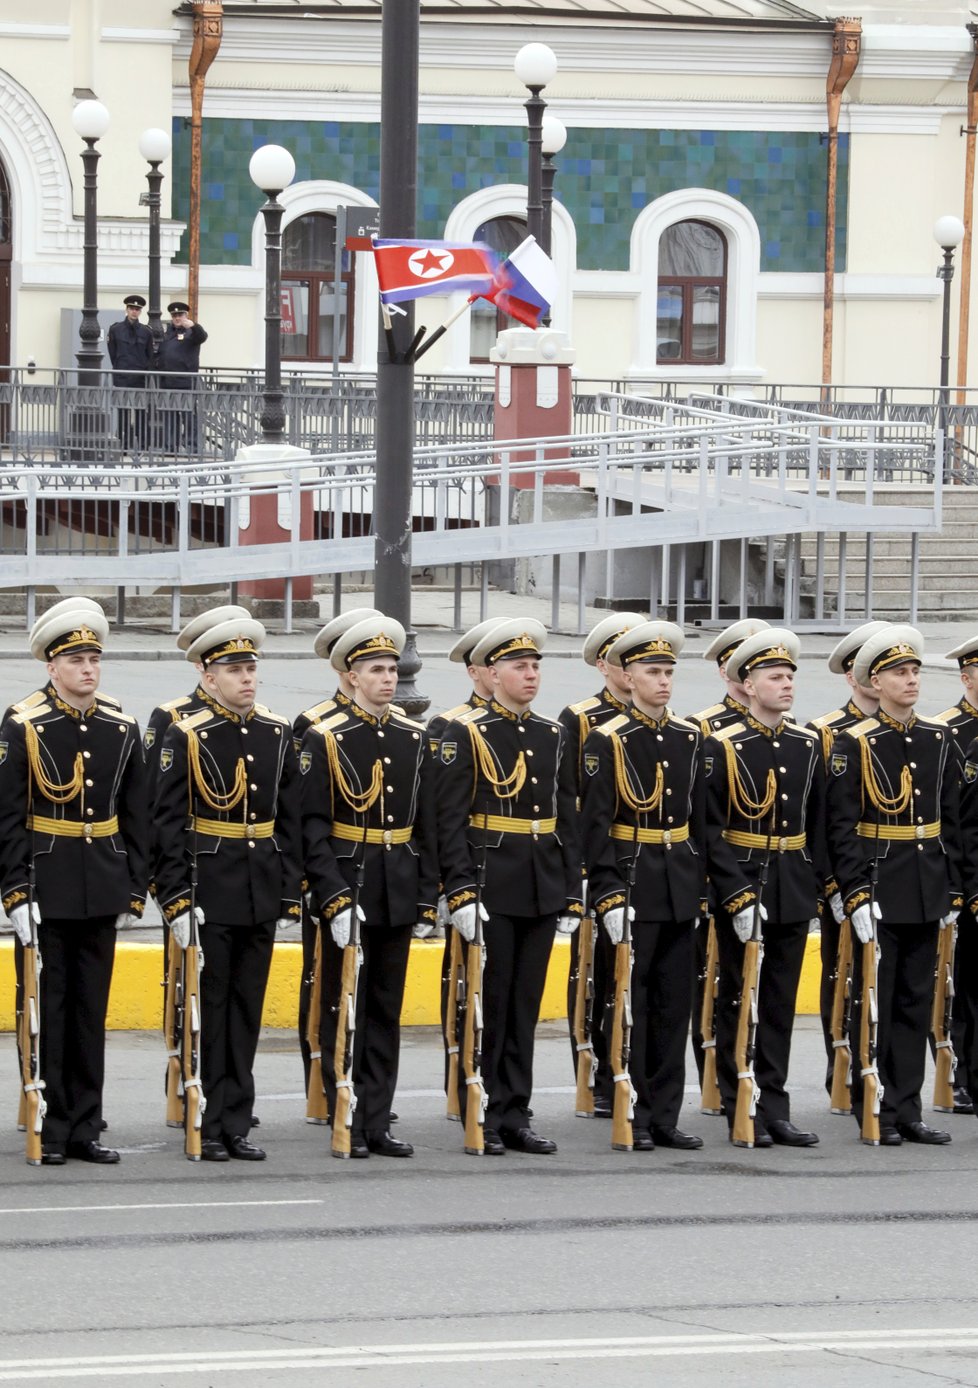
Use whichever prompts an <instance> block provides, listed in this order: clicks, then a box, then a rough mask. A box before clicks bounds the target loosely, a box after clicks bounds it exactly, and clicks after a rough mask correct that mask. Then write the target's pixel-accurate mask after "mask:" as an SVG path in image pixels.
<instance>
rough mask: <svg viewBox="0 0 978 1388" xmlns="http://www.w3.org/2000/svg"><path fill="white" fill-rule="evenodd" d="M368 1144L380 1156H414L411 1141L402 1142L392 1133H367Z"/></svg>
mask: <svg viewBox="0 0 978 1388" xmlns="http://www.w3.org/2000/svg"><path fill="white" fill-rule="evenodd" d="M367 1146H368V1147H369V1148H370V1150H371V1152H373V1153H375V1155H376V1156H378V1157H413V1156H414V1148H413V1147H412V1146H411V1144H410V1142H402V1141H401V1139H400V1138H399V1137H392V1136H391V1134H390V1133H367Z"/></svg>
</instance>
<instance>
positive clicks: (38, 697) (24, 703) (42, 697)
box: [10, 689, 47, 714]
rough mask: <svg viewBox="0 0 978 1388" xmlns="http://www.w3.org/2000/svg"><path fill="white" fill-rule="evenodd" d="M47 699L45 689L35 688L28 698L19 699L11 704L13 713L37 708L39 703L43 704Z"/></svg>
mask: <svg viewBox="0 0 978 1388" xmlns="http://www.w3.org/2000/svg"><path fill="white" fill-rule="evenodd" d="M46 699H47V695H46V694H45V692H44V690H43V689H35V690H34V693H33V694H28V696H27V698H26V699H18V700H17V702H16V703H15V704H12V705H11V708H10V712H11V714H15V713H26V712H27V710H28V709H29V708H37V706H38V704H43V703H44V702H45V701H46Z"/></svg>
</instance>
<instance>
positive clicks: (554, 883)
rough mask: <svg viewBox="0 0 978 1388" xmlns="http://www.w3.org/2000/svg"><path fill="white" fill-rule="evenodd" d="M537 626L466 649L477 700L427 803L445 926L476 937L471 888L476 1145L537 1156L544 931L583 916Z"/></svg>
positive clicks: (455, 730)
mask: <svg viewBox="0 0 978 1388" xmlns="http://www.w3.org/2000/svg"><path fill="white" fill-rule="evenodd" d="M545 640H546V630H545V629H544V627H543V626H542V625H541V623H539V622H536V621H533V620H532V619H525V620H524V619H519V618H517V619H507V620H506V621H504V622H501V623H500V625H499V626H498V627H497V628H496V629H495V630H494V631H491V632H490V633H489V634H488V635H487V636H486V637H485V638H484V639H483V640H482V641H481V642H480V643H479V645H478V646H477V647H476V648H475V650H474V651H473V653H472V660H473V662H474V663H476V664H478V663H480V662H482V663H484V664H485V665H486V667H487V668H488V670H489V674H490V680H491V682H492V687H493V697H492V699H491V701H490V703H489V705H488V707H487V708H484V709H481V708H480V709H472V711H471V712H470V713H465V714H462V715H461V717H459V718H457V719H456V720H455V721H454V722H453V723H451V724H449V726H448V728H447V729H446V730H445V733H444V735H443V737H442V740H441V743H440V745H439V749H438V761H437V763H436V766H437V772H438V775H437V778H436V800H437V808H438V842H439V856H440V861H441V871H442V878H443V881H444V884H445V894H446V897H447V899H448V909H449V911H450V912H451V920H452V925H453V926H454V928H455V929H456V930H458V931H459V933H460V934H461V935H462V937H463V938H464V939H466V940H472V939H474V937H475V929H476V919H475V915H476V896H477V891H476V885H477V881H478V876H479V863H480V859H481V858H483V855H484V862H485V888H484V890H483V894H482V902H481V903H480V904H481V906H482V910H483V913H484V915H485V917H486V918H485V929H484V935H485V945H486V968H485V976H484V979H483V1044H482V1079H483V1083H484V1085H485V1089H486V1093H487V1096H488V1102H487V1108H486V1115H485V1127H484V1141H485V1152H486V1153H487V1155H490V1156H501V1155H503V1154H504V1153H505V1151H506V1149H507V1147H509V1148H512V1149H514V1150H516V1151H520V1152H530V1153H537V1154H545V1153H550V1152H555V1151H556V1150H557V1148H556V1143H554V1142H552V1141H551V1140H550V1139H549V1138H545V1137H541V1136H540V1135H538V1134H537V1133H535V1132H534V1131H533V1129H532V1128H531V1127H530V1126H529V1121H528V1117H527V1108H528V1106H529V1102H530V1096H531V1092H532V1088H533V1042H534V1032H535V1028H536V1024H537V1020H538V1018H539V1015H540V1002H541V999H542V997H543V989H544V985H545V983H546V977H547V965H548V963H549V960H550V953H551V949H552V947H553V940H554V932H555V931H560V932H561V933H562V934H567V935H569V934H572V933H573V932H574V930H575V929H576V928H577V926H578V925H579V923H580V920H581V917H582V914H583V909H584V907H583V901H582V896H581V861H582V859H581V849H580V842H579V835H578V825H577V795H576V785H575V780H574V767H573V764H572V762H571V759H570V757H569V756H568V755H567V749H566V734H565V733H564V730H563V729H562V727H561V725H560V724H559V723H557V722H554V721H552V720H551V719H549V718H542V717H541V716H540V715H539V714H537V713H534V712H533V710H532V709H531V707H530V706H531V704H532V702H533V699H534V698H535V697H536V694H537V691H538V689H539V686H540V653H541V651H542V649H543V645H544V642H545Z"/></svg>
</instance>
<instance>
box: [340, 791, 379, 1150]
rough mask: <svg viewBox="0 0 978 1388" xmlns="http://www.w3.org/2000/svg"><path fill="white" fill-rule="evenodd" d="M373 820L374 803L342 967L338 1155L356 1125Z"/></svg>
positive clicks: (362, 848) (367, 818)
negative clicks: (364, 909)
mask: <svg viewBox="0 0 978 1388" xmlns="http://www.w3.org/2000/svg"><path fill="white" fill-rule="evenodd" d="M369 822H370V806H369V805H364V808H363V838H362V840H361V843H360V854H359V857H358V859H357V865H356V870H355V873H354V877H353V893H352V902H351V906H350V938H349V940H348V941H347V943H346V946H345V947H344V950H343V964H342V968H341V970H340V996H339V1002H338V1005H337V1016H336V1045H335V1048H334V1051H333V1064H334V1067H335V1073H336V1103H335V1105H334V1108H333V1139H332V1144H331V1146H332V1152H333V1156H334V1157H349V1155H350V1135H351V1132H352V1129H353V1115H354V1113H355V1111H356V1107H357V1095H356V1090H355V1089H354V1087H353V1047H354V1042H355V1040H356V1030H357V994H358V990H359V986H360V968H361V966H362V964H363V945H362V943H361V939H360V893H361V891H362V889H363V876H364V869H365V866H366V858H367V832H368V825H369Z"/></svg>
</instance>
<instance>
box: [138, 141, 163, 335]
mask: <svg viewBox="0 0 978 1388" xmlns="http://www.w3.org/2000/svg"><path fill="white" fill-rule="evenodd" d="M139 152H140V154H141V155H142V156H143V158H144V159H145V160H146V162H147V163H148V164H149V173H148V174H147V175H146V182H147V183H148V184H149V192H148V193H144V194H143V196H142V197H141V198H140V199H139V201H140V203H142V204H145V206H146V207H148V208H149V281H148V290H149V293H148V298H149V330H150V332H151V333H152V334H153V339H154V341H156V342H159V340H160V338H161V337H162V336H163V324H162V322H161V318H162V314H161V312H160V186H161V184H162V183H163V175H162V173H161V172H160V165H161V164H162V163H163V160H164V159H166V158H168V157H169V153H170V137H169V135H168V134H167V133H166V131H165V130H156V129H152V130H144V131H143V133H142V134H141V135H140V137H139Z"/></svg>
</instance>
